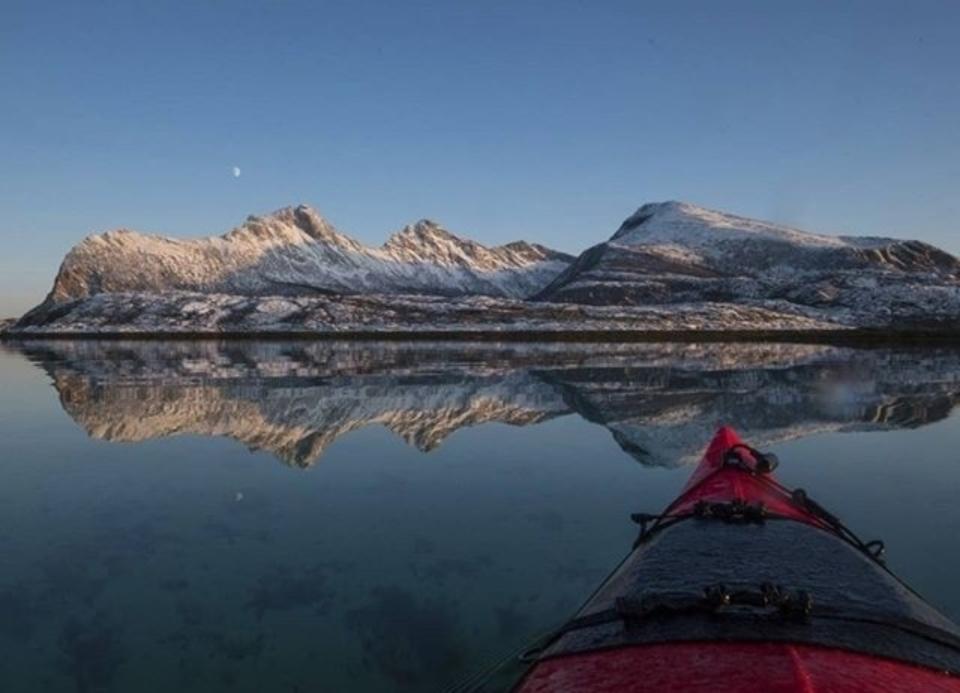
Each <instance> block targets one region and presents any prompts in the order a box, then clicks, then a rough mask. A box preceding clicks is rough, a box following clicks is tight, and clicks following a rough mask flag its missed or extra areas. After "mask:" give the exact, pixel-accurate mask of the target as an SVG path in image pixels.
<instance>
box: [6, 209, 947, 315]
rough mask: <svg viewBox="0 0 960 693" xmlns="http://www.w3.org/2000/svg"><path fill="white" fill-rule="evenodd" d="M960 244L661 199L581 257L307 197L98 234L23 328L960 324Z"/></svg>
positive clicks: (68, 262)
mask: <svg viewBox="0 0 960 693" xmlns="http://www.w3.org/2000/svg"><path fill="white" fill-rule="evenodd" d="M958 324H960V260H958V259H957V258H956V257H954V256H952V255H950V254H949V253H946V252H944V251H942V250H939V249H938V248H935V247H934V246H931V245H928V244H926V243H921V242H919V241H904V240H896V239H891V238H873V237H863V238H856V237H850V236H826V235H820V234H814V233H807V232H804V231H799V230H797V229H792V228H789V227H786V226H780V225H777V224H772V223H768V222H763V221H756V220H753V219H747V218H744V217H739V216H735V215H732V214H726V213H723V212H716V211H712V210H708V209H704V208H703V207H698V206H696V205H692V204H688V203H684V202H661V203H650V204H645V205H643V206H642V207H640V208H639V209H638V210H637V212H636V213H635V214H633V215H632V216H630V217H629V218H628V219H627V220H626V221H624V222H623V224H622V225H621V227H620V229H619V230H618V231H617V232H616V233H615V234H614V235H613V236H612V237H611V238H610V240H608V241H606V242H604V243H601V244H599V245H595V246H593V247H592V248H590V249H588V250H586V251H585V252H583V253H582V254H581V255H580V256H579V257H577V258H573V257H572V256H569V255H565V254H563V253H560V252H557V251H553V250H550V249H548V248H545V247H543V246H539V245H532V244H529V243H524V242H517V243H510V244H507V245H503V246H498V247H493V248H490V247H486V246H483V245H481V244H479V243H476V242H474V241H469V240H465V239H462V238H459V237H457V236H455V235H453V234H451V233H450V232H448V231H445V230H444V229H443V228H441V227H440V226H438V225H437V224H435V223H434V222H431V221H426V220H424V221H420V222H418V223H416V224H413V225H411V226H407V227H405V228H404V229H403V230H402V231H400V232H398V233H396V234H395V235H393V236H392V237H391V238H390V239H389V240H388V241H387V242H386V243H384V244H383V245H382V246H380V247H376V248H374V247H368V246H364V245H362V244H360V243H358V242H357V241H355V240H353V239H351V238H349V237H347V236H345V235H343V234H341V233H339V232H338V231H336V230H335V229H334V228H333V227H332V226H331V225H330V224H329V223H327V222H326V221H325V220H324V219H323V218H322V217H320V215H319V214H317V213H316V212H315V211H314V210H312V209H310V208H309V207H305V206H300V207H296V208H286V209H282V210H280V211H278V212H275V213H274V214H271V215H268V216H263V217H250V218H248V220H247V222H246V223H244V224H243V225H242V226H240V227H238V228H236V229H234V230H233V231H231V232H229V233H227V234H226V235H224V236H221V237H216V238H206V239H200V240H175V239H171V238H163V237H158V236H145V235H142V234H138V233H134V232H131V231H122V230H121V231H112V232H108V233H105V234H100V235H95V236H91V237H89V238H87V239H85V240H84V241H83V242H81V243H80V244H79V245H77V246H76V247H74V248H73V249H72V250H71V251H70V253H69V254H68V255H67V257H66V259H65V260H64V261H63V264H62V266H61V268H60V272H59V274H58V275H57V278H56V281H55V283H54V287H53V290H52V291H51V292H50V294H49V296H48V297H47V299H46V300H45V301H44V303H42V304H41V305H40V306H38V307H37V308H35V309H34V310H32V311H30V312H28V313H27V314H26V315H24V316H23V317H22V318H21V319H20V321H19V322H18V323H17V324H16V325H15V326H13V327H12V328H9V329H8V333H10V334H15V333H22V334H37V333H66V332H69V333H73V334H78V333H96V334H104V333H116V332H119V333H129V332H141V333H150V334H153V333H157V332H163V333H175V332H180V333H184V332H224V331H227V332H250V331H256V332H269V333H278V332H280V333H282V332H301V331H309V332H332V331H347V332H397V331H400V332H417V331H419V332H422V331H454V332H462V331H470V330H473V331H498V332H521V331H559V332H569V331H580V330H616V331H620V330H640V331H657V330H661V331H662V330H702V329H710V330H727V331H733V330H783V329H792V330H816V329H836V328H850V327H873V328H891V327H896V328H898V329H910V328H918V327H940V328H942V327H947V328H954V327H955V326H956V325H958Z"/></svg>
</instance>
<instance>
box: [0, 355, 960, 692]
mask: <svg viewBox="0 0 960 693" xmlns="http://www.w3.org/2000/svg"><path fill="white" fill-rule="evenodd" d="M958 401H960V352H955V351H949V350H919V349H918V350H901V351H888V350H871V351H855V350H848V349H837V348H830V347H820V346H817V347H811V346H780V345H753V346H750V345H740V346H737V345H689V344H687V345H669V344H667V345H664V344H661V345H540V346H538V345H513V346H510V345H476V346H470V345H462V344H461V345H440V344H411V345H403V344H372V343H366V344H353V345H351V344H337V343H322V344H310V343H281V342H276V343H252V342H251V343H246V342H245V343H222V344H216V343H198V342H193V343H176V342H167V343H162V342H149V343H122V342H92V341H86V342H69V341H57V342H29V343H23V344H19V345H18V344H12V343H7V344H6V345H5V346H4V347H2V349H0V436H2V440H3V446H2V448H0V526H2V527H3V532H2V533H0V556H2V565H3V570H2V571H0V647H2V651H3V652H4V656H3V657H2V658H0V690H3V691H36V690H46V691H128V690H143V691H169V690H181V691H209V690H230V691H234V690H240V691H265V690H277V691H300V690H359V691H364V690H371V691H375V690H385V691H393V690H396V691H430V690H437V689H439V688H442V687H443V686H444V685H446V684H450V683H452V682H456V681H457V680H459V679H461V678H463V677H465V676H468V675H470V674H471V673H473V672H474V671H476V670H477V669H478V668H482V667H483V666H484V665H486V664H487V663H489V662H490V661H491V660H495V659H497V658H499V657H500V656H501V655H503V654H504V653H505V652H508V651H510V650H511V649H514V648H517V647H520V646H521V645H522V644H523V643H524V642H526V641H527V640H529V639H530V638H531V637H532V636H534V635H537V634H539V633H541V632H543V631H544V630H546V629H548V628H550V627H551V626H553V625H555V624H556V623H557V622H559V621H562V620H563V619H564V617H566V616H567V615H569V614H570V613H571V612H572V611H573V610H574V609H575V608H576V607H577V606H578V605H579V603H580V602H581V601H582V600H583V599H584V598H585V597H586V596H587V594H588V593H589V591H590V590H592V589H593V588H594V587H595V586H596V585H597V583H598V582H599V581H600V580H601V579H602V578H603V577H604V576H605V575H606V574H607V572H609V570H610V569H611V568H612V567H613V566H614V565H615V564H616V563H617V561H619V560H620V558H621V557H622V556H623V555H624V553H625V552H626V551H627V550H628V548H629V546H630V542H631V541H632V539H633V536H634V534H635V527H633V526H632V525H631V524H630V522H629V520H628V517H629V514H630V513H631V512H634V511H656V510H657V509H659V508H660V507H662V506H663V505H664V504H665V503H666V502H668V501H669V500H670V499H671V498H672V497H673V496H674V495H675V494H676V493H677V491H678V490H679V488H680V486H681V485H682V483H683V481H684V479H685V477H686V476H687V474H688V473H689V465H690V464H691V463H692V462H693V461H695V459H696V457H697V455H698V454H699V452H700V450H701V448H702V447H703V446H704V445H705V444H706V441H707V439H708V438H709V436H710V433H711V432H712V430H713V429H714V427H715V426H716V425H717V424H718V423H719V422H726V423H730V424H732V425H734V426H735V427H737V428H739V429H740V430H741V432H742V433H744V434H745V435H746V436H747V437H749V439H750V440H751V441H752V442H754V443H755V444H756V445H758V446H760V447H765V448H768V449H772V450H774V451H775V452H777V453H778V455H779V456H780V458H781V463H782V468H781V472H780V477H781V479H782V480H783V481H785V482H786V483H788V484H793V485H802V486H804V487H805V488H807V489H808V490H809V491H810V493H811V495H813V496H814V497H816V498H817V499H818V500H820V501H821V502H822V503H824V504H825V505H827V506H828V507H829V508H831V509H832V510H835V511H836V512H837V513H838V514H839V515H840V516H841V517H842V518H843V519H844V520H845V521H846V522H847V523H848V524H849V525H851V526H852V527H853V528H855V529H856V530H857V531H858V532H859V533H860V534H861V535H863V536H865V537H867V538H874V537H882V538H883V539H884V540H886V543H887V547H888V554H889V562H890V564H891V565H892V567H893V568H894V569H895V570H896V571H898V572H899V573H900V574H901V575H902V576H903V577H904V578H906V580H907V581H908V582H910V583H911V584H912V585H913V586H914V587H916V588H917V589H918V590H919V591H920V592H921V594H923V595H925V596H926V597H927V598H928V599H929V600H930V601H932V602H933V603H934V604H935V605H936V606H938V607H939V608H941V609H942V610H944V611H945V612H946V613H947V614H949V615H950V616H952V617H953V618H955V619H960V558H958V556H960V531H958V530H960V503H958V502H957V499H958V498H960V460H958V451H960V425H958V418H957V417H956V416H955V415H954V412H953V409H954V404H955V403H956V402H958Z"/></svg>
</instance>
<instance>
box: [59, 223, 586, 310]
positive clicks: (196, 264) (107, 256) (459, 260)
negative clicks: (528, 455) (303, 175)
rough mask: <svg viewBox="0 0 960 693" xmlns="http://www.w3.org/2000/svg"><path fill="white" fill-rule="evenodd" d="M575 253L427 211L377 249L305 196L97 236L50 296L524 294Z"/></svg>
mask: <svg viewBox="0 0 960 693" xmlns="http://www.w3.org/2000/svg"><path fill="white" fill-rule="evenodd" d="M572 259H573V258H572V257H571V256H569V255H565V254H564V253H560V252H557V251H554V250H551V249H549V248H545V247H543V246H539V245H534V244H530V243H526V242H523V241H518V242H515V243H509V244H507V245H503V246H498V247H494V248H488V247H486V246H483V245H481V244H479V243H476V242H474V241H471V240H466V239H463V238H460V237H458V236H455V235H454V234H452V233H450V232H449V231H447V230H445V229H444V228H443V227H441V226H439V225H438V224H436V223H435V222H432V221H429V220H426V219H425V220H421V221H419V222H417V223H416V224H412V225H409V226H406V227H405V228H404V229H403V230H401V231H399V232H398V233H396V234H394V235H393V236H391V237H390V239H389V240H388V241H387V242H386V243H385V244H384V245H382V246H381V247H379V248H373V247H368V246H364V245H362V244H361V243H358V242H357V241H355V240H353V239H352V238H350V237H348V236H346V235H344V234H342V233H340V232H338V231H337V230H336V229H335V228H334V227H333V226H332V225H330V224H329V223H328V222H327V221H326V220H325V219H324V218H323V217H321V216H320V215H319V214H318V213H317V212H316V211H315V210H313V209H311V208H310V207H307V206H304V205H301V206H299V207H287V208H284V209H281V210H279V211H277V212H274V213H273V214H269V215H266V216H251V217H249V218H248V219H247V221H246V222H245V223H244V224H243V225H242V226H239V227H237V228H236V229H234V230H232V231H230V232H229V233H227V234H225V235H223V236H219V237H214V238H203V239H199V240H177V239H173V238H166V237H162V236H150V235H144V234H140V233H137V232H134V231H129V230H118V231H109V232H107V233H103V234H97V235H93V236H89V237H87V238H86V239H84V240H83V241H82V242H81V243H79V244H78V245H77V246H75V247H74V248H73V249H72V250H71V251H70V252H69V253H68V254H67V256H66V258H65V259H64V261H63V264H62V266H61V268H60V272H59V273H58V275H57V278H56V281H55V282H54V286H53V290H52V291H51V293H50V295H49V297H48V299H47V304H48V306H49V304H62V303H65V302H68V301H73V300H76V299H83V298H88V297H90V296H93V295H95V294H100V293H123V292H151V293H163V292H167V291H196V292H203V293H219V294H232V295H244V296H264V295H317V294H357V293H378V294H432V295H442V296H462V295H485V296H500V297H514V298H519V297H525V296H528V295H529V294H531V293H534V292H536V291H538V290H539V289H541V288H543V286H544V285H546V284H547V283H548V282H549V281H550V280H551V279H553V278H554V277H555V276H556V275H557V274H558V273H559V272H560V271H561V270H563V269H564V268H565V267H566V266H567V265H568V264H569V263H570V261H571V260H572Z"/></svg>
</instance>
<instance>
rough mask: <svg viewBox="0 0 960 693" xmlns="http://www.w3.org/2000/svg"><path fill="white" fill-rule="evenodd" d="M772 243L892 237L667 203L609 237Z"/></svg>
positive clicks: (825, 243) (839, 243)
mask: <svg viewBox="0 0 960 693" xmlns="http://www.w3.org/2000/svg"><path fill="white" fill-rule="evenodd" d="M749 238H757V239H766V240H776V241H782V242H785V243H789V244H791V245H797V246H802V247H808V248H817V247H819V248H844V247H856V248H872V247H879V246H884V245H889V244H890V243H897V242H899V241H897V240H896V239H893V238H882V237H855V236H830V235H825V234H819V233H811V232H809V231H803V230H800V229H797V228H793V227H791V226H786V225H784V224H777V223H774V222H768V221H760V220H757V219H750V218H748V217H743V216H738V215H736V214H730V213H727V212H721V211H718V210H713V209H708V208H706V207H700V206H698V205H694V204H691V203H689V202H679V201H676V200H671V201H668V202H650V203H647V204H645V205H643V206H641V207H640V208H639V209H638V210H637V211H636V212H634V213H633V214H632V215H631V216H630V217H628V218H627V219H626V221H624V222H623V224H622V225H621V227H620V229H618V230H617V232H616V233H615V234H614V235H613V236H612V237H611V238H610V241H611V242H617V243H620V244H623V245H635V244H655V243H673V244H677V243H679V244H682V245H685V246H687V247H699V248H702V247H705V246H710V245H712V244H714V243H715V242H716V241H718V240H727V239H749Z"/></svg>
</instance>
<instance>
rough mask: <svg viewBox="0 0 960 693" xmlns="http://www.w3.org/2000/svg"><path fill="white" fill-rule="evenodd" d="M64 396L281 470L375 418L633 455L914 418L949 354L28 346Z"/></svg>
mask: <svg viewBox="0 0 960 693" xmlns="http://www.w3.org/2000/svg"><path fill="white" fill-rule="evenodd" d="M11 348H13V349H15V350H17V351H19V352H21V353H22V354H23V355H25V356H26V357H27V358H28V359H30V360H31V361H32V362H34V363H35V364H37V365H39V366H40V367H41V368H43V369H44V370H45V371H46V372H47V373H48V374H49V376H50V378H51V379H52V381H53V384H54V386H55V387H56V390H57V392H58V393H59V397H60V402H61V404H62V406H63V409H64V410H65V411H66V412H67V413H68V414H69V415H70V417H72V419H73V420H74V421H76V422H77V423H78V424H79V425H80V426H82V427H83V428H84V429H85V430H86V431H87V433H88V434H89V435H90V436H92V437H94V438H98V439H103V440H108V441H144V440H148V439H152V438H159V437H166V436H175V435H183V434H195V435H201V436H226V437H229V438H232V439H234V440H237V441H239V442H241V443H243V444H244V445H246V446H247V447H249V448H251V449H254V450H265V451H269V452H270V453H272V454H273V455H275V456H276V457H277V458H278V459H279V460H281V461H283V462H284V463H286V464H288V465H291V466H296V467H310V466H312V465H314V464H316V463H317V462H318V461H319V460H320V459H321V458H322V456H323V454H324V452H325V451H326V450H327V448H328V447H329V446H330V445H331V444H332V443H333V442H334V441H336V440H337V439H338V438H340V437H341V436H344V435H346V434H348V433H350V432H351V431H355V430H358V429H360V428H363V427H365V426H369V425H372V424H379V425H382V426H384V427H386V428H387V429H389V430H390V431H392V432H393V433H395V434H396V435H398V436H400V437H401V438H403V440H405V441H406V442H407V443H408V444H410V445H414V446H416V447H417V448H418V449H419V450H421V451H423V452H429V451H430V450H433V449H434V448H436V447H437V446H439V445H440V444H441V443H442V442H443V441H444V440H445V439H446V438H447V437H448V436H450V435H451V434H453V433H454V432H456V431H457V430H458V429H461V428H464V427H468V426H476V425H479V424H483V423H489V422H499V423H505V424H510V425H514V426H529V425H533V424H537V423H540V422H543V421H546V420H548V419H552V418H555V417H559V416H567V415H578V416H580V417H582V418H583V419H585V420H587V421H590V422H592V423H596V424H599V425H601V426H604V427H606V428H607V429H608V430H609V431H610V432H611V433H612V435H613V437H614V439H615V440H616V442H617V443H618V444H619V446H620V447H621V448H622V449H623V450H624V451H625V452H626V453H628V454H629V455H631V456H632V457H633V458H634V459H636V460H637V461H638V462H640V463H642V464H645V465H655V466H674V465H678V464H682V463H686V462H690V461H692V460H693V459H695V457H696V456H697V455H698V454H699V452H700V449H701V447H702V445H703V441H705V440H707V439H708V438H709V435H710V433H711V431H712V429H713V428H714V427H715V426H716V425H717V423H718V422H729V423H732V424H734V425H736V426H737V427H738V429H739V430H741V431H742V432H743V433H744V434H745V435H746V436H747V437H748V438H749V439H750V440H751V441H753V442H754V443H755V444H758V445H770V444H774V443H777V442H780V441H784V440H788V439H794V438H799V437H803V436H806V435H809V434H812V433H820V432H825V431H850V430H866V429H885V428H902V427H916V426H920V425H923V424H926V423H930V422H933V421H937V420H939V419H943V418H945V417H946V416H947V415H948V414H949V413H950V411H951V410H952V408H953V406H954V405H955V403H956V402H957V401H958V397H960V352H956V351H952V350H924V351H917V350H913V351H911V350H890V349H877V350H854V349H848V348H838V347H830V346H822V345H818V346H814V345H785V344H539V345H537V344H469V345H465V344H461V343H422V342H421V343H374V342H362V343H338V342H208V341H196V342H183V341H181V342H142V341H141V342H136V341H131V342H116V341H56V340H53V341H46V342H40V341H29V342H23V343H20V344H17V345H11Z"/></svg>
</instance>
